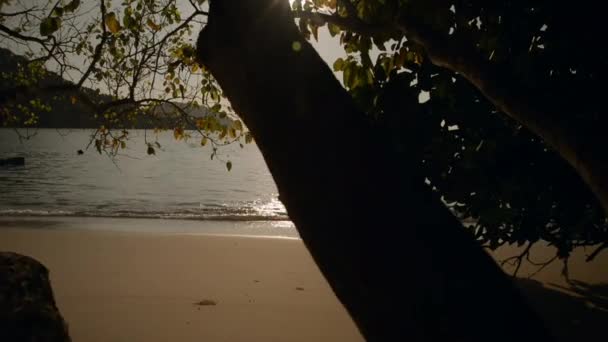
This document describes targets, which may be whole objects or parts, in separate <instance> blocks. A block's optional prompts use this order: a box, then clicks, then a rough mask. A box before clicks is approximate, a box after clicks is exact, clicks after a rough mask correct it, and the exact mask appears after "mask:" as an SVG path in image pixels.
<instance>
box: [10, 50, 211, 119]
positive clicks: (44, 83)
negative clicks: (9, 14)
mask: <svg viewBox="0 0 608 342" xmlns="http://www.w3.org/2000/svg"><path fill="white" fill-rule="evenodd" d="M26 62H27V59H26V58H25V57H23V56H19V55H16V54H14V53H13V52H11V51H10V50H8V49H4V48H0V73H2V77H0V109H7V108H9V106H15V105H16V104H28V102H29V101H30V100H31V98H28V97H25V96H22V95H20V94H19V93H18V94H17V95H15V91H14V89H15V84H14V82H12V81H10V79H11V78H12V77H11V76H10V75H14V74H15V73H16V72H17V71H18V68H19V64H22V65H23V64H25V63H26ZM7 76H8V77H7ZM69 84H70V82H69V81H67V80H65V79H63V78H61V77H60V76H59V75H57V74H56V73H53V72H46V75H45V76H44V78H43V79H42V80H40V81H39V82H38V86H40V87H49V86H58V85H59V86H61V85H69ZM79 93H85V94H86V95H87V97H88V98H89V99H91V100H92V101H93V102H95V103H105V102H109V101H111V97H110V96H108V95H104V94H98V93H97V92H95V91H93V90H92V89H89V88H81V89H80V90H65V91H61V92H59V93H58V92H55V93H52V94H51V93H46V94H45V93H39V94H36V97H37V98H39V99H40V100H41V102H42V103H44V104H48V105H50V108H51V109H50V111H48V112H47V111H42V112H37V114H38V119H37V120H36V122H35V123H34V124H32V125H27V126H28V127H38V128H96V127H99V126H100V125H101V124H103V122H102V121H99V120H97V119H95V117H94V113H93V111H92V110H91V108H90V107H89V106H87V105H86V104H84V103H83V102H80V101H78V100H77V99H78V98H79V97H78V96H77V95H79ZM178 105H180V106H182V108H186V106H185V105H182V104H178ZM163 109H164V107H162V106H161V107H159V111H162V110H163ZM13 110H14V108H13ZM188 112H189V114H191V115H193V116H197V117H201V116H205V115H207V110H206V109H205V108H197V109H191V110H188ZM1 116H2V113H0V127H2V126H5V127H23V126H26V125H25V124H24V123H23V122H11V121H10V120H5V119H6V118H5V117H1ZM162 120H166V118H163V119H162ZM158 124H159V121H158V118H156V119H155V120H154V121H152V120H150V119H149V118H147V119H146V118H137V120H136V121H135V122H128V123H124V128H154V127H155V126H157V125H158ZM164 124H166V122H165V123H164Z"/></svg>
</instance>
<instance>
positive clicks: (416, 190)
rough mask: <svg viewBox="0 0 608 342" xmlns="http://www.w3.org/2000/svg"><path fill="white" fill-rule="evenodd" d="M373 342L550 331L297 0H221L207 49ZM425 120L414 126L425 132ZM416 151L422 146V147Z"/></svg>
mask: <svg viewBox="0 0 608 342" xmlns="http://www.w3.org/2000/svg"><path fill="white" fill-rule="evenodd" d="M197 54H198V56H199V59H200V61H201V62H202V63H203V64H204V65H205V66H206V67H207V68H209V70H210V71H211V72H212V74H213V75H214V77H215V78H216V79H217V80H218V82H219V83H220V85H221V87H222V89H223V91H224V92H225V94H226V95H227V97H228V99H229V100H230V102H231V104H232V106H233V108H234V109H235V111H236V112H237V113H238V114H239V115H240V116H241V117H242V119H243V120H244V121H245V123H246V124H247V126H248V127H249V129H250V130H251V132H252V134H253V135H254V137H255V139H256V142H257V144H258V146H259V148H260V150H261V151H262V154H263V156H264V158H265V160H266V163H267V164H268V167H269V169H270V171H271V173H272V176H273V178H274V180H275V182H276V184H277V187H278V189H279V194H280V199H281V201H282V202H283V203H284V204H285V206H286V208H287V211H288V213H289V216H290V218H291V219H292V220H293V222H294V223H295V225H296V227H297V229H298V232H299V233H300V236H301V237H302V239H303V241H304V243H305V244H306V246H307V247H308V249H309V251H310V253H311V254H312V256H313V258H314V259H315V261H316V263H317V265H318V266H319V268H320V270H321V272H322V273H323V274H324V276H325V277H326V278H327V280H328V282H329V284H330V285H331V287H332V289H333V290H334V292H335V294H336V295H337V297H338V298H339V300H340V301H341V302H342V303H343V304H344V306H345V307H346V309H347V310H348V312H349V313H350V315H351V316H352V318H353V319H354V321H355V323H356V324H357V326H358V327H359V329H360V331H361V333H362V334H363V336H364V337H365V338H366V339H367V340H368V341H402V340H408V341H436V340H450V341H452V340H453V341H486V340H489V339H491V340H493V341H512V340H513V339H516V338H518V337H520V336H521V335H522V334H525V335H526V338H527V339H539V340H542V341H546V340H551V337H550V336H549V334H548V333H547V332H546V330H545V328H544V326H543V324H542V322H541V321H540V319H539V318H538V317H537V316H536V315H535V313H534V312H532V310H531V309H529V307H528V305H527V303H526V302H525V301H524V299H523V298H522V297H521V295H520V294H519V292H518V291H517V290H516V289H515V288H514V286H513V284H512V282H511V280H510V279H509V278H508V277H507V276H506V275H505V274H504V273H503V272H502V271H501V270H500V269H499V267H498V266H497V265H496V264H495V263H494V261H493V260H492V259H491V258H490V257H489V256H488V255H487V254H486V253H485V252H484V251H483V250H482V249H481V247H480V246H479V245H478V244H477V243H476V242H475V241H474V240H473V238H472V237H471V236H470V235H468V234H467V233H466V231H465V230H464V228H463V227H462V226H461V224H460V222H459V221H458V220H457V219H456V218H455V217H454V216H453V215H452V214H451V213H450V212H449V210H448V209H447V208H446V207H445V206H444V205H443V204H442V203H441V202H440V201H439V199H438V198H436V196H434V194H433V193H432V192H431V191H430V189H428V188H427V187H426V185H424V183H423V181H422V179H421V178H420V177H419V175H418V172H417V168H416V167H415V166H414V165H415V158H412V160H411V161H410V162H409V163H406V165H405V166H404V163H403V162H402V161H400V160H398V158H395V153H394V152H393V150H392V148H391V144H390V142H389V139H388V138H387V137H385V136H384V135H383V134H382V133H380V130H378V129H376V127H375V124H374V123H373V122H372V121H369V120H368V119H367V118H366V116H365V115H364V114H363V113H362V112H360V111H359V110H358V109H357V108H356V107H355V105H354V103H353V101H352V99H351V98H350V96H349V95H348V93H346V91H345V90H344V89H343V88H342V87H341V85H340V84H339V82H338V81H337V80H336V79H335V77H334V75H333V74H332V72H331V71H330V69H329V68H328V67H327V65H326V64H325V63H324V62H323V61H322V59H321V58H320V57H319V56H318V55H317V53H316V52H315V51H314V49H313V48H312V47H311V46H310V44H308V43H307V42H306V41H305V40H304V39H303V38H302V37H301V35H300V33H299V31H298V30H297V28H296V26H295V25H294V19H293V16H292V13H291V11H290V9H289V5H288V2H287V1H286V0H282V1H278V0H248V1H246V0H223V1H218V0H214V1H212V2H211V4H210V13H209V20H208V24H207V25H206V26H205V28H204V29H203V31H202V32H201V34H200V36H199V40H198V44H197ZM412 129H415V127H412ZM411 152H412V155H413V154H415V151H411Z"/></svg>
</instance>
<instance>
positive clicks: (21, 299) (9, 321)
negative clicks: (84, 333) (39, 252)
mask: <svg viewBox="0 0 608 342" xmlns="http://www.w3.org/2000/svg"><path fill="white" fill-rule="evenodd" d="M0 341H7V342H8V341H11V342H67V341H70V336H69V335H68V329H67V325H66V323H65V321H64V320H63V317H62V316H61V314H60V313H59V310H58V309H57V305H56V304H55V299H54V297H53V290H52V289H51V283H50V281H49V271H48V270H47V268H46V267H44V265H42V264H41V263H40V262H38V261H36V260H35V259H33V258H30V257H28V256H24V255H20V254H16V253H11V252H0Z"/></svg>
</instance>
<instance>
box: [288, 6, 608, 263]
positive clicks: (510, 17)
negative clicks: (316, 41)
mask: <svg viewBox="0 0 608 342" xmlns="http://www.w3.org/2000/svg"><path fill="white" fill-rule="evenodd" d="M585 5H588V6H585ZM585 5H583V4H577V5H576V7H573V6H572V5H571V4H565V3H564V4H561V3H560V4H558V3H555V2H547V1H518V0H503V1H495V2H490V3H488V2H486V1H477V0H455V1H414V0H410V1H380V0H344V1H340V0H338V1H328V0H326V1H322V0H314V1H311V0H306V1H295V2H294V4H293V8H294V11H296V13H298V14H299V18H300V19H299V25H300V29H301V30H302V32H303V34H304V35H306V36H308V37H309V38H315V37H317V35H318V31H319V30H320V29H321V27H327V30H328V32H329V34H330V35H332V36H337V37H338V38H339V41H340V44H341V45H342V46H343V48H344V51H345V53H346V56H347V57H346V58H341V59H338V60H336V61H335V63H334V64H333V69H334V70H335V71H337V72H341V73H342V82H343V84H344V86H345V87H346V88H347V89H348V90H349V92H350V93H351V94H352V95H353V97H354V98H355V100H356V102H357V103H358V104H359V105H360V107H361V108H362V109H363V110H365V111H366V112H367V113H369V115H370V116H371V117H375V118H379V119H380V120H384V121H386V122H390V124H388V125H385V126H384V127H385V128H384V129H385V130H386V131H387V133H388V134H390V135H393V138H392V139H393V142H394V145H396V146H398V147H399V146H401V147H404V151H405V152H403V153H404V154H406V156H404V158H407V157H411V153H412V152H415V153H419V155H420V167H421V172H422V174H423V175H424V176H425V178H426V181H427V184H429V186H431V187H432V188H433V189H434V190H435V191H437V192H438V193H439V194H441V196H442V198H443V199H444V201H445V202H446V203H447V204H448V205H449V206H450V207H451V209H452V210H453V211H454V213H455V214H457V215H458V216H459V217H461V218H462V219H464V220H466V221H468V222H469V223H470V226H469V229H470V230H471V232H472V233H473V234H474V235H475V237H476V238H477V239H478V240H479V241H480V242H481V243H483V244H484V245H485V246H488V247H489V248H491V249H496V248H498V247H499V246H501V245H504V244H517V245H519V246H521V245H531V244H534V243H536V242H538V241H540V240H545V241H548V242H550V243H551V244H553V245H555V246H556V247H557V250H558V256H559V257H561V258H567V257H568V255H569V254H570V252H571V251H572V249H573V248H575V247H578V246H591V245H597V244H601V243H605V242H606V241H608V225H607V224H606V218H605V216H604V213H603V211H602V209H601V207H600V205H599V203H598V202H597V200H596V199H595V197H594V196H593V194H592V193H591V191H589V190H588V188H587V186H585V184H583V183H582V181H581V180H580V177H579V176H578V175H577V174H576V173H575V172H574V171H573V170H572V168H571V167H570V166H569V165H567V164H566V163H565V162H564V161H563V160H562V159H561V158H560V157H559V156H558V155H557V154H556V153H555V152H553V151H551V150H549V149H548V148H547V147H546V146H545V145H544V144H543V142H542V141H541V140H540V139H538V138H537V137H535V136H534V135H532V134H531V133H530V132H528V131H527V130H526V129H525V128H523V127H522V126H521V125H519V124H518V123H516V122H514V121H512V120H510V119H508V118H507V117H506V116H505V115H502V114H501V113H498V111H497V109H496V108H495V107H494V106H493V105H492V104H490V103H489V102H488V101H487V100H486V99H485V98H484V97H483V95H481V94H480V93H479V91H478V90H477V89H476V88H474V87H473V86H471V85H470V83H469V82H468V81H467V80H465V79H463V78H462V77H461V76H460V75H458V74H455V73H454V72H451V71H448V70H446V69H444V68H439V67H436V66H435V65H433V64H432V63H431V62H430V60H429V58H427V56H426V53H425V49H424V47H423V46H421V45H418V44H416V43H415V42H414V40H411V39H408V37H407V34H406V33H407V32H405V31H404V30H403V29H401V27H400V24H399V23H400V20H405V19H403V18H406V17H408V15H409V14H410V13H415V15H416V17H417V18H419V22H420V23H423V24H421V25H423V26H425V27H424V28H425V29H427V30H433V31H436V32H442V33H443V34H444V35H445V36H446V37H448V38H449V39H453V40H455V41H458V42H459V43H462V44H468V45H470V46H472V47H474V48H475V50H476V51H477V53H478V54H480V55H482V56H485V58H487V59H488V60H490V61H491V62H492V63H494V64H495V65H496V66H499V67H500V68H501V69H502V70H504V72H505V73H510V74H512V75H514V76H515V77H517V78H519V79H521V81H522V86H524V87H526V90H527V91H528V92H529V94H530V96H534V97H543V98H547V99H549V101H547V103H548V108H547V111H551V112H554V113H555V114H556V115H559V116H556V117H555V120H562V121H567V122H569V124H571V125H574V126H576V128H577V131H578V132H580V134H581V135H584V134H586V133H591V132H597V130H598V129H600V130H601V129H604V127H606V125H605V124H606V118H604V117H603V116H602V115H601V113H600V112H599V110H600V108H602V106H601V103H600V101H601V100H602V96H601V91H602V90H601V89H603V86H602V84H601V83H600V82H601V81H600V80H602V79H604V78H605V77H606V75H605V73H606V70H607V69H606V66H607V65H606V64H607V61H608V58H607V57H608V53H607V52H608V51H607V49H606V47H605V46H603V45H601V44H597V42H594V38H593V37H592V36H593V34H590V32H602V28H601V22H602V20H601V19H600V18H599V14H598V13H602V11H601V10H599V8H597V5H595V4H592V3H587V2H585ZM594 9H595V10H594ZM589 47H592V50H591V51H592V53H590V50H589ZM457 53H458V51H456V52H454V54H457ZM392 84H398V85H399V89H400V91H399V92H394V91H390V90H389V89H390V88H391V85H392ZM390 97H394V98H395V97H396V98H398V99H399V100H398V102H400V111H399V118H398V119H394V118H390V117H391V115H392V114H391V112H390V111H391V110H394V105H392V104H391V103H392V102H394V100H393V101H391V99H390ZM560 97H561V98H568V99H569V101H567V102H561V101H558V100H557V99H559V98H560ZM420 102H423V103H420ZM564 103H565V104H566V105H564ZM552 106H553V107H552ZM387 117H389V118H390V119H387ZM395 125H397V126H398V127H397V128H395ZM599 136H601V134H600V135H599ZM419 148H420V149H421V151H415V150H416V149H419ZM397 150H399V149H397ZM402 150H403V148H402Z"/></svg>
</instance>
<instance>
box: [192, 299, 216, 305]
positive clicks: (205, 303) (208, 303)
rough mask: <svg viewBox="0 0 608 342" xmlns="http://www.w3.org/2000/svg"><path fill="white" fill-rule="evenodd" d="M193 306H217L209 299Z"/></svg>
mask: <svg viewBox="0 0 608 342" xmlns="http://www.w3.org/2000/svg"><path fill="white" fill-rule="evenodd" d="M194 305H198V306H210V305H217V302H216V301H214V300H210V299H203V300H201V301H199V302H196V303H194Z"/></svg>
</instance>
